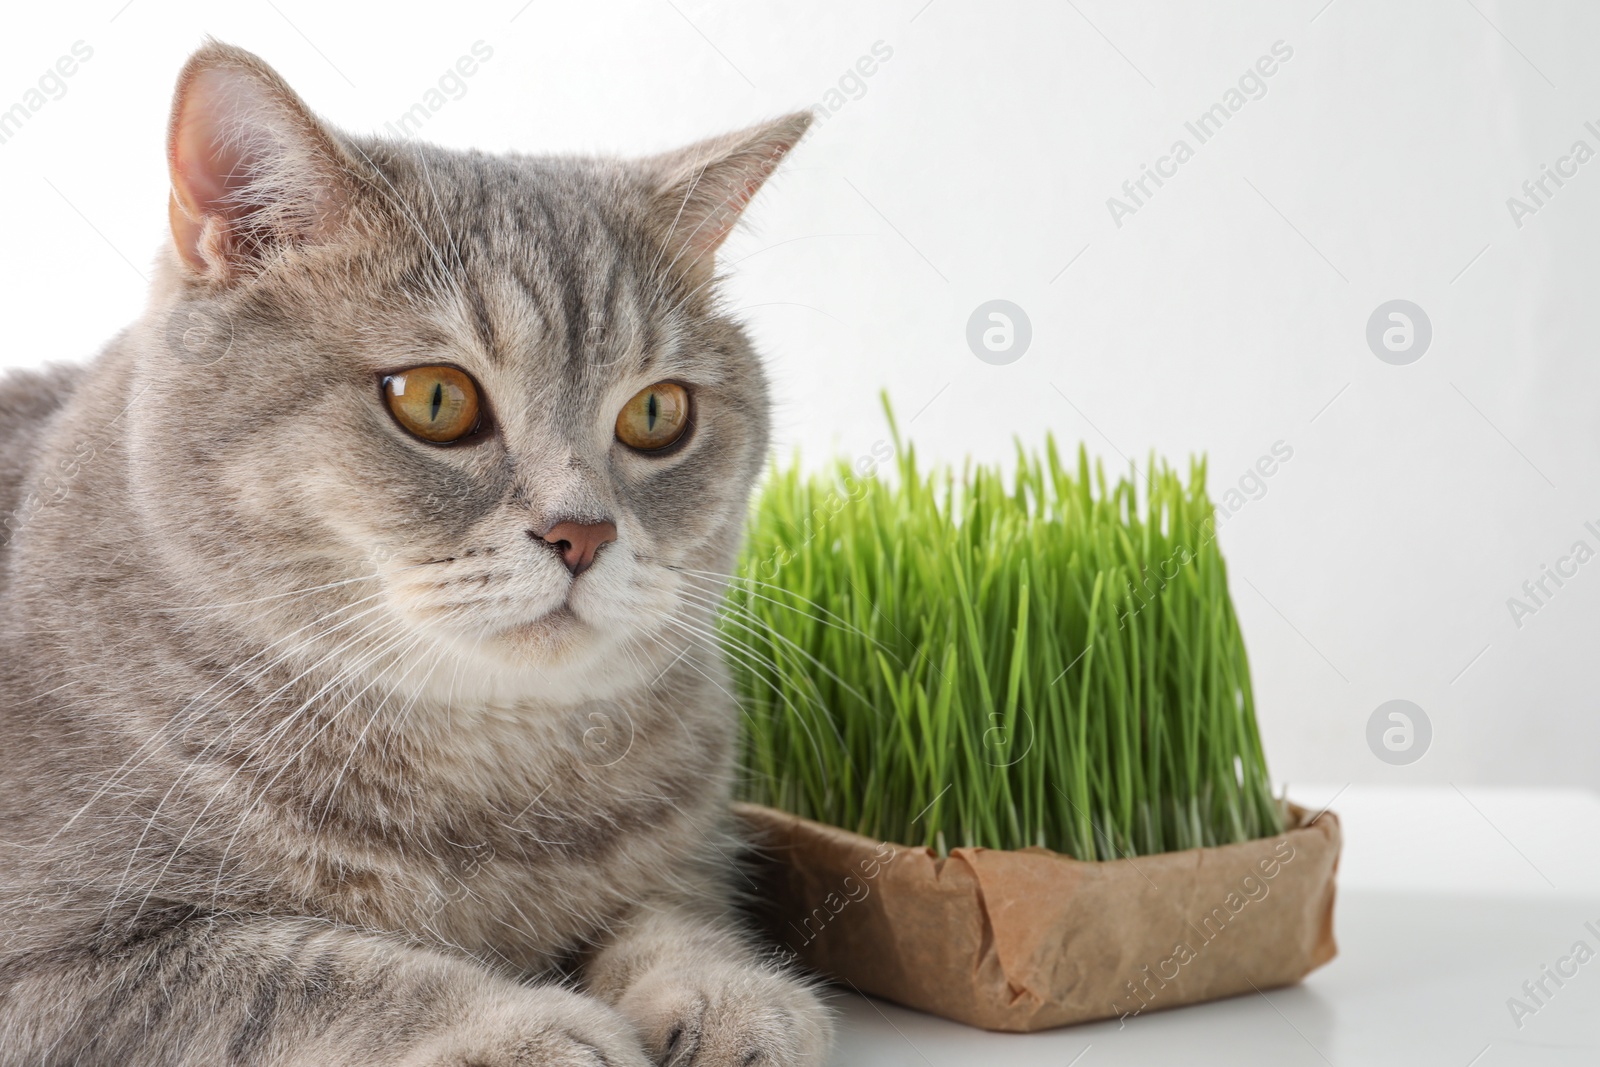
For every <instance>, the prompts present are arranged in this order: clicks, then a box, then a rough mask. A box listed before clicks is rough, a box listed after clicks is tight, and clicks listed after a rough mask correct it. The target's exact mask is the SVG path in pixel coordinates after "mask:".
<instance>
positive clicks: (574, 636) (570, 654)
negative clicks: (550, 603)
mask: <svg viewBox="0 0 1600 1067" xmlns="http://www.w3.org/2000/svg"><path fill="white" fill-rule="evenodd" d="M595 638H596V634H595V632H594V630H593V628H591V627H590V626H589V624H588V623H586V622H584V621H583V620H582V619H580V618H579V617H578V613H577V612H575V611H573V610H572V607H571V606H570V605H568V604H562V605H561V606H560V607H556V608H552V609H551V610H549V611H547V612H545V613H544V614H543V615H540V616H539V617H537V618H534V619H529V620H528V621H526V622H519V623H516V624H514V625H511V626H508V627H506V628H504V629H502V630H500V631H499V632H498V633H497V634H495V637H494V643H495V644H497V645H499V646H500V647H501V649H503V650H504V651H505V652H508V653H511V654H512V658H513V659H515V660H517V661H520V662H523V663H549V664H563V663H570V662H571V661H572V660H574V659H578V658H583V657H584V655H585V653H588V652H589V651H591V650H592V648H593V645H594V643H595Z"/></svg>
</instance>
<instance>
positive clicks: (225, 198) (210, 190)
mask: <svg viewBox="0 0 1600 1067" xmlns="http://www.w3.org/2000/svg"><path fill="white" fill-rule="evenodd" d="M246 77H247V76H246ZM240 80H241V79H240V75H238V74H236V73H233V72H228V71H222V70H202V71H198V72H196V73H195V74H194V76H193V77H191V78H190V79H188V80H187V81H186V82H185V83H184V84H183V85H182V86H181V87H180V88H179V90H178V92H179V99H178V104H177V109H176V114H175V115H174V116H173V126H172V136H171V140H170V142H169V144H168V163H169V165H170V167H171V171H172V191H173V200H172V204H171V205H170V208H169V212H168V214H169V215H170V217H171V222H172V236H173V240H174V241H175V242H176V244H177V247H178V252H179V253H180V254H181V255H182V256H183V258H184V259H185V260H187V261H188V263H189V264H190V265H191V266H193V267H195V268H196V269H197V270H207V269H208V268H210V267H215V266H216V265H217V264H216V263H215V262H214V261H213V257H216V256H226V254H227V249H226V248H225V247H213V248H211V249H209V251H210V252H211V255H210V256H208V255H207V251H208V249H206V248H205V247H203V245H206V244H210V243H212V242H218V243H219V244H220V245H226V243H227V242H228V240H229V237H230V231H231V229H232V226H233V223H234V222H236V221H237V219H238V216H240V215H242V214H243V213H244V212H246V211H247V210H248V207H247V206H246V205H245V204H243V203H242V202H240V200H239V199H238V194H239V192H240V191H241V190H242V189H243V188H244V187H245V186H246V185H247V184H248V183H249V179H250V169H251V168H250V161H249V160H248V159H247V156H246V153H245V151H244V147H243V146H244V145H245V143H246V138H245V137H244V136H242V130H243V127H244V126H245V124H246V123H248V122H249V121H250V117H249V116H248V115H247V114H245V113H244V112H246V111H247V109H248V108H247V106H246V107H241V106H240V105H241V103H243V99H244V97H245V93H247V92H248V89H247V88H246V87H245V86H242V85H240V84H239V82H240ZM241 90H243V91H241ZM208 219H210V220H213V222H214V224H213V226H211V227H209V228H208V226H207V220H208ZM208 229H209V233H208Z"/></svg>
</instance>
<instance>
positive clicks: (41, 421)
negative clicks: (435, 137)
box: [0, 44, 830, 1067]
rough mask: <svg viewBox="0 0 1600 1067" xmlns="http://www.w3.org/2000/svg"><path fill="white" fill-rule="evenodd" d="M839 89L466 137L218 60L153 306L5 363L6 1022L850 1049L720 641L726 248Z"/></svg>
mask: <svg viewBox="0 0 1600 1067" xmlns="http://www.w3.org/2000/svg"><path fill="white" fill-rule="evenodd" d="M808 121H809V116H807V115H804V114H797V115H792V116H789V117H787V118H784V119H780V120H778V121H776V122H773V123H771V124H768V125H765V126H761V127H757V128H754V129H750V130H746V131H744V132H741V133H736V134H732V135H729V136H726V137H722V138H719V139H716V140H712V141H707V142H704V143H701V144H697V145H694V146H692V147H690V148H687V149H684V150H682V151H679V152H675V153H672V154H669V155H664V156H659V157H655V158H650V159H645V160H642V161H636V162H620V161H611V160H574V159H550V158H534V157H522V156H488V155H480V154H477V153H467V152H447V151H444V150H441V149H437V148H430V147H424V146H419V145H410V144H400V143H395V142H387V141H380V140H372V139H364V138H358V137H351V136H347V135H345V134H342V133H339V132H336V131H334V130H332V129H329V128H328V127H327V126H325V125H323V124H322V123H321V122H319V121H318V120H317V119H316V118H315V117H314V116H313V115H312V114H311V112H310V111H309V110H307V108H306V107H305V105H304V104H303V103H302V102H301V101H300V100H299V98H298V97H296V96H295V94H294V93H293V92H292V91H291V90H290V89H289V88H288V86H286V85H285V84H284V83H283V81H282V80H281V79H280V78H279V77H278V76H277V75H276V74H275V73H274V72H273V71H272V70H271V69H270V68H268V67H267V66H266V65H265V64H263V63H262V62H261V61H260V60H259V59H257V58H256V57H254V56H252V55H250V54H249V53H246V52H243V51H240V50H238V49H235V48H231V47H226V46H222V45H218V44H211V45H208V46H206V47H205V48H203V49H202V50H201V51H200V52H199V53H197V54H196V55H195V56H194V57H193V58H192V59H191V60H190V62H189V64H188V66H187V67H186V68H185V69H184V71H183V74H182V77H181V79H180V81H179V84H178V90H177V95H176V99H175V103H174V109H173V117H172V124H171V133H170V140H169V145H168V149H169V158H170V162H171V169H172V179H173V196H172V202H171V209H170V215H171V224H172V236H173V241H172V244H171V247H170V248H168V249H166V250H165V251H164V252H163V254H162V256H161V259H160V263H159V267H158V276H157V279H156V281H155V284H154V286H153V288H152V293H151V298H150V304H149V308H148V310H147V312H146V313H145V315H144V316H143V318H142V319H140V321H138V322H137V323H135V324H134V325H133V326H132V327H130V328H129V329H128V330H127V331H125V332H124V333H123V334H122V335H121V336H119V337H118V338H117V339H116V340H115V341H113V342H112V344H111V345H110V346H109V347H108V348H107V349H106V350H105V352H104V353H102V354H101V355H100V356H99V357H98V358H97V359H96V360H95V361H93V362H92V363H90V364H89V365H88V366H84V367H57V368H55V369H52V370H47V371H42V372H35V373H20V374H14V375H12V376H10V377H9V378H7V379H6V380H5V381H4V383H3V385H0V515H3V516H4V517H5V523H6V529H5V537H4V543H3V546H0V567H3V579H0V582H3V584H0V613H3V617H4V619H5V626H4V636H3V638H0V641H3V648H0V754H3V760H0V1063H4V1064H8V1065H9V1064H24V1063H26V1064H30V1065H36V1064H75V1065H91V1064H116V1065H119V1067H120V1065H135V1064H207V1065H211V1064H221V1063H248V1064H306V1065H312V1064H315V1065H326V1064H407V1065H424V1064H427V1065H444V1064H451V1065H459V1067H466V1065H469V1064H470V1065H481V1067H499V1065H510V1064H540V1065H568V1064H609V1065H614V1067H620V1065H635V1064H644V1063H648V1062H655V1063H673V1064H691V1063H692V1064H701V1065H722V1064H729V1065H746V1064H806V1065H810V1064H817V1063H820V1062H821V1061H822V1060H823V1058H824V1056H825V1054H826V1049H827V1047H828V1042H829V1036H830V1022H829V1019H828V1016H827V1013H826V1012H825V1010H824V1009H823V1007H822V1006H821V1004H820V1002H819V1000H818V998H817V996H816V995H815V994H814V992H813V991H812V989H811V988H810V987H809V986H808V985H807V984H806V983H805V981H803V980H802V979H799V978H797V977H795V976H793V975H791V974H789V973H788V972H787V971H786V970H785V969H784V968H783V967H782V966H781V965H780V964H778V963H776V962H774V961H772V960H771V959H770V958H768V957H766V956H764V955H763V954H762V952H761V951H760V950H759V949H757V948H756V947H755V946H754V945H753V944H752V943H751V941H750V940H749V939H748V938H747V937H746V936H745V935H744V934H743V933H741V931H740V929H739V928H738V925H737V922H736V920H735V918H734V917H733V914H732V906H731V904H730V900H731V898H732V894H733V891H734V888H733V887H735V886H737V885H742V884H743V883H742V881H741V879H740V876H739V874H738V873H737V871H736V869H735V868H734V866H733V860H732V857H734V856H735V855H736V853H737V841H736V839H735V837H734V835H733V832H732V828H731V827H730V825H729V823H728V816H727V813H726V807H727V800H728V795H729V787H730V778H731V775H732V768H733V760H734V740H735V734H736V728H737V713H736V710H735V707H734V703H733V700H732V698H731V697H730V696H729V695H728V693H729V690H730V688H731V686H730V685H729V682H728V678H727V676H726V672H725V669H724V665H723V662H722V659H721V656H720V654H719V653H718V651H717V649H716V646H715V644H714V642H712V641H711V640H710V627H711V626H712V618H713V611H714V607H715V605H716V603H717V601H718V599H719V592H720V589H721V585H720V579H719V578H718V577H717V576H718V575H721V574H725V573H727V572H728V571H729V569H730V567H731V565H732V562H733V557H734V553H735V550H736V547H737V542H738V539H739V536H740V524H741V520H742V518H743V515H744V510H745V506H746V500H747V496H748V493H749V491H750V489H751V486H752V483H753V481H754V479H755V478H756V476H757V474H758V471H759V469H760V468H761V466H762V464H763V457H764V454H765V451H766V448H767V435H768V416H767V409H768V396H767V386H766V383H765V379H764V377H763V374H762V370H761V367H760V364H759V363H758V361H757V359H756V356H755V355H754V353H753V352H752V351H751V347H750V344H749V342H748V341H747V340H746V338H745V336H744V334H743V333H742V332H741V331H740V328H739V327H738V326H737V325H736V324H735V323H734V322H732V321H730V319H729V318H728V317H727V315H726V314H725V313H723V312H721V311H719V310H718V306H717V304H716V302H715V300H714V291H715V290H714V286H713V285H712V282H713V273H712V255H713V253H714V251H715V250H716V249H717V247H718V245H719V244H720V243H721V242H722V240H723V238H724V237H725V236H726V235H727V233H728V231H729V228H730V227H731V226H732V225H733V224H734V222H735V221H736V219H737V217H738V215H739V212H740V211H741V210H742V209H743V207H744V206H745V204H746V203H747V202H748V200H749V199H750V197H751V196H752V195H753V194H754V193H755V192H756V190H757V189H758V188H759V187H760V185H761V184H762V182H763V181H764V180H765V179H766V178H767V176H768V175H769V174H770V173H771V172H772V170H773V168H774V167H775V166H776V165H777V163H778V161H779V160H780V159H781V158H782V157H783V155H784V154H785V153H786V152H787V151H788V150H789V149H790V148H791V147H793V145H794V144H795V142H796V141H797V140H798V139H799V138H800V136H801V135H802V133H804V131H805V129H806V126H807V124H808Z"/></svg>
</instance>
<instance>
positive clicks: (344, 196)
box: [167, 41, 353, 281]
mask: <svg viewBox="0 0 1600 1067" xmlns="http://www.w3.org/2000/svg"><path fill="white" fill-rule="evenodd" d="M167 163H168V166H169V168H170V170H171V173H172V198H171V202H170V204H169V205H168V216H169V218H170V221H171V223H172V240H173V243H174V245H175V246H176V248H177V251H178V254H179V256H180V257H181V258H182V259H183V262H184V263H185V264H186V265H187V266H188V267H189V268H190V269H192V270H193V271H195V272H197V273H199V274H202V275H204V276H207V277H209V278H213V279H216V280H219V281H229V280H232V279H234V278H237V277H240V276H242V275H244V274H247V273H249V272H250V271H252V270H254V269H257V268H259V267H260V266H261V265H262V264H263V263H265V262H266V260H267V259H268V258H270V257H271V256H273V255H274V254H276V253H278V252H279V251H280V250H282V249H284V248H287V247H291V246H294V245H296V244H303V243H310V242H317V241H322V240H327V239H329V238H330V237H332V236H333V235H334V234H335V233H336V232H337V231H338V230H339V229H340V227H341V226H342V225H344V223H345V221H346V219H345V216H346V215H347V213H348V209H349V206H350V203H351V191H352V188H353V183H352V180H351V171H350V164H349V160H348V157H347V154H346V153H345V151H344V149H343V148H341V147H340V145H339V143H338V141H337V140H336V139H335V137H334V136H333V135H332V134H331V133H330V132H329V131H328V130H327V128H326V127H324V126H323V125H322V123H321V122H320V121H318V119H317V118H316V116H315V115H313V114H312V113H311V110H310V109H309V108H307V107H306V105H305V104H304V103H303V102H302V101H301V100H300V98H299V97H298V96H296V95H295V92H294V90H293V89H290V88H289V86H288V85H287V84H285V82H284V80H283V79H282V78H280V77H279V76H278V74H277V72H276V71H274V70H273V69H272V68H271V67H269V66H267V65H266V64H265V63H263V62H262V61H261V60H260V59H259V58H257V57H256V56H254V55H252V54H251V53H249V52H246V51H244V50H243V49H241V48H234V47H232V46H231V45H225V44H221V43H218V42H215V41H212V42H209V43H207V44H206V45H205V46H204V47H203V48H201V49H200V50H199V51H198V52H196V53H195V54H194V55H193V56H191V57H190V58H189V62H188V63H187V64H185V65H184V68H183V73H182V74H181V75H179V77H178V88H177V92H176V94H175V95H174V97H173V101H172V120H171V124H170V126H169V128H168V132H167Z"/></svg>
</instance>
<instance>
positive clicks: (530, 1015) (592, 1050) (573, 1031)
mask: <svg viewBox="0 0 1600 1067" xmlns="http://www.w3.org/2000/svg"><path fill="white" fill-rule="evenodd" d="M527 992H528V996H527V997H519V998H516V999H515V1000H508V1001H506V1002H503V1003H497V1004H495V1005H493V1006H489V1007H486V1008H485V1009H484V1010H483V1011H481V1012H475V1013H474V1014H473V1016H472V1017H471V1018H469V1019H467V1020H465V1021H463V1022H461V1023H460V1024H457V1025H456V1026H453V1027H451V1028H450V1029H449V1030H447V1031H446V1032H444V1033H442V1034H439V1035H438V1036H437V1037H436V1038H435V1039H434V1040H433V1041H430V1042H429V1043H428V1044H427V1046H426V1047H425V1048H422V1049H419V1050H417V1053H416V1054H415V1055H413V1056H412V1057H410V1058H408V1059H407V1060H406V1061H405V1064H406V1067H649V1064H650V1059H649V1058H648V1057H647V1056H646V1055H645V1053H644V1050H643V1049H642V1048H641V1047H640V1045H639V1039H638V1037H637V1036H636V1035H635V1033H634V1028H633V1025H632V1024H631V1023H630V1022H629V1021H628V1020H627V1019H626V1018H624V1017H623V1016H622V1015H620V1014H618V1013H617V1012H616V1011H614V1010H612V1009H611V1008H609V1007H607V1006H606V1005H604V1004H602V1003H600V1002H599V1001H598V1000H595V999H594V998H592V997H586V996H581V995H579V994H577V993H573V992H569V991H568V990H565V989H556V988H546V989H530V990H528V991H527Z"/></svg>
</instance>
